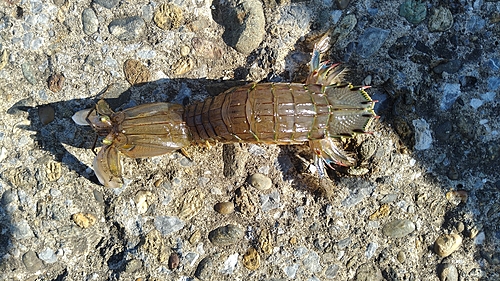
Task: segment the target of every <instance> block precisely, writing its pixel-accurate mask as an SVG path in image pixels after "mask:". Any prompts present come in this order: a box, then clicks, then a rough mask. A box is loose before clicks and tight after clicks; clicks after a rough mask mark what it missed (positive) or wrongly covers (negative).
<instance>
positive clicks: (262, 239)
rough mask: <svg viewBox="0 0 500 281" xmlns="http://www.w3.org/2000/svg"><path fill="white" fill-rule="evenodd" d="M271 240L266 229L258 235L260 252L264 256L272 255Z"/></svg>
mask: <svg viewBox="0 0 500 281" xmlns="http://www.w3.org/2000/svg"><path fill="white" fill-rule="evenodd" d="M272 241H273V238H272V236H271V233H270V232H269V230H267V228H264V229H263V230H262V231H261V232H260V235H259V246H260V249H261V250H262V252H264V254H268V255H270V254H272V253H273V244H272Z"/></svg>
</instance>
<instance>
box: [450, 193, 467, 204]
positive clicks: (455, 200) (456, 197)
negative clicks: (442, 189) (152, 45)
mask: <svg viewBox="0 0 500 281" xmlns="http://www.w3.org/2000/svg"><path fill="white" fill-rule="evenodd" d="M467 198H468V193H467V191H465V190H452V191H448V192H446V200H448V202H450V203H452V204H453V205H458V204H460V203H464V204H465V203H467Z"/></svg>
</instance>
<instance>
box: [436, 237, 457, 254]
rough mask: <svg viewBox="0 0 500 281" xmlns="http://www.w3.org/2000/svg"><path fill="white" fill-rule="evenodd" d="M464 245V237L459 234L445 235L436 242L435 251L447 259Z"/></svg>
mask: <svg viewBox="0 0 500 281" xmlns="http://www.w3.org/2000/svg"><path fill="white" fill-rule="evenodd" d="M461 244H462V237H461V236H460V235H458V234H444V235H441V236H439V237H438V239H436V242H434V251H435V252H436V254H438V255H439V256H440V257H443V258H444V257H447V256H449V255H451V253H453V252H454V251H456V250H457V249H458V248H459V247H460V245H461Z"/></svg>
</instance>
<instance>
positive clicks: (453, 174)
mask: <svg viewBox="0 0 500 281" xmlns="http://www.w3.org/2000/svg"><path fill="white" fill-rule="evenodd" d="M447 176H448V178H449V179H450V180H458V171H457V169H456V168H455V167H453V166H451V167H450V169H449V170H448V173H447Z"/></svg>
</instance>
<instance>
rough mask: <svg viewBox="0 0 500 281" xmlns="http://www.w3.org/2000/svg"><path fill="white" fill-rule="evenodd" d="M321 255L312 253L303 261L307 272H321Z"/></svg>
mask: <svg viewBox="0 0 500 281" xmlns="http://www.w3.org/2000/svg"><path fill="white" fill-rule="evenodd" d="M319 259H320V257H319V255H318V253H316V252H314V251H310V252H309V253H308V254H307V256H306V257H305V258H304V259H303V260H302V264H303V265H304V268H305V269H306V270H309V271H310V272H313V273H316V272H319V271H321V264H320V263H319Z"/></svg>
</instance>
